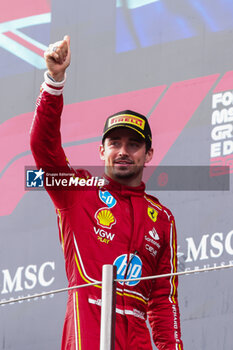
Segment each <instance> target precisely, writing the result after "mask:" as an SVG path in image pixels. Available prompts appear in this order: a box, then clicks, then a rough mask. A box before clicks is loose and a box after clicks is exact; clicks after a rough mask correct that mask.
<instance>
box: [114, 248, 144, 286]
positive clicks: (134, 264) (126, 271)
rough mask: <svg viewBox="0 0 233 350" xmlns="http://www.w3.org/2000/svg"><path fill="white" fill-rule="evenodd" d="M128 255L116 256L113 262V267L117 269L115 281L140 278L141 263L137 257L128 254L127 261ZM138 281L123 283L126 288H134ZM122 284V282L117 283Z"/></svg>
mask: <svg viewBox="0 0 233 350" xmlns="http://www.w3.org/2000/svg"><path fill="white" fill-rule="evenodd" d="M127 257H128V255H127V254H122V255H120V256H118V258H116V259H115V261H114V262H113V265H116V267H117V279H125V278H126V279H131V278H138V277H141V276H142V261H141V259H140V258H139V256H137V255H134V254H130V256H129V261H128V260H127ZM139 282H140V281H129V282H125V285H127V286H135V285H136V284H138V283H139ZM119 283H120V284H124V282H119Z"/></svg>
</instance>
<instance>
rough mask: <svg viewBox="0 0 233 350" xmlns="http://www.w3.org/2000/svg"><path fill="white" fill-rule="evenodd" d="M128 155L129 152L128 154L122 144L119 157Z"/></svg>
mask: <svg viewBox="0 0 233 350" xmlns="http://www.w3.org/2000/svg"><path fill="white" fill-rule="evenodd" d="M128 155H129V152H128V147H127V144H126V143H124V142H123V143H122V144H121V147H120V149H119V156H121V157H122V156H128Z"/></svg>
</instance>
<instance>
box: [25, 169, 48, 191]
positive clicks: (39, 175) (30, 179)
mask: <svg viewBox="0 0 233 350" xmlns="http://www.w3.org/2000/svg"><path fill="white" fill-rule="evenodd" d="M44 173H45V172H44V171H43V170H42V169H40V170H27V171H26V187H28V188H32V187H43V186H44Z"/></svg>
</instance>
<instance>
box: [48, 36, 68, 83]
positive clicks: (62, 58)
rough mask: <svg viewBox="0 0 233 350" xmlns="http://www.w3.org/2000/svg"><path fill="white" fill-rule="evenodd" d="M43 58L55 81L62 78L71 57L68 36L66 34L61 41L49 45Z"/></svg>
mask: <svg viewBox="0 0 233 350" xmlns="http://www.w3.org/2000/svg"><path fill="white" fill-rule="evenodd" d="M44 58H45V62H46V65H47V68H48V72H49V74H50V75H51V77H52V78H53V79H54V80H56V81H62V80H64V76H65V71H66V68H67V67H68V66H69V65H70V59H71V52H70V37H69V36H68V35H66V36H65V37H64V39H63V40H62V41H57V42H56V43H54V44H51V45H49V47H48V50H46V51H45V53H44Z"/></svg>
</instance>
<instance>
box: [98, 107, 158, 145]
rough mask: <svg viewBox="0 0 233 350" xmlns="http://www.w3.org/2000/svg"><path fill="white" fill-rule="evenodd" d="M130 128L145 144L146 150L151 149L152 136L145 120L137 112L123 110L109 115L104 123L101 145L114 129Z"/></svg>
mask: <svg viewBox="0 0 233 350" xmlns="http://www.w3.org/2000/svg"><path fill="white" fill-rule="evenodd" d="M119 127H121V128H122V127H123V128H130V129H132V130H134V131H136V132H137V133H138V134H139V135H140V136H141V137H142V138H143V139H144V141H145V142H146V146H147V149H150V148H151V143H152V134H151V129H150V125H149V123H148V120H147V118H146V117H145V116H144V115H142V114H140V113H137V112H134V111H131V110H128V109H127V110H125V111H121V112H118V113H116V114H113V115H110V116H109V117H108V118H107V120H106V123H105V126H104V131H103V136H102V143H104V140H105V138H106V137H107V134H108V132H109V131H111V130H113V129H115V128H119Z"/></svg>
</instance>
